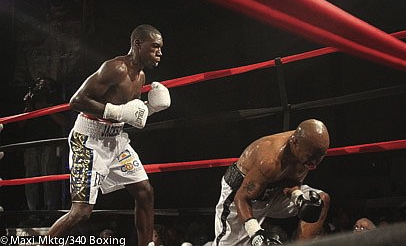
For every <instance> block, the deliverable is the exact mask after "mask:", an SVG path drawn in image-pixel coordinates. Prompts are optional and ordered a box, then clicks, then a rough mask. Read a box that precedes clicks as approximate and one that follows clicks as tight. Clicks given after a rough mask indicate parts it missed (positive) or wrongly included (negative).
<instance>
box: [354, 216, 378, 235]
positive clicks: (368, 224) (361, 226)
mask: <svg viewBox="0 0 406 246" xmlns="http://www.w3.org/2000/svg"><path fill="white" fill-rule="evenodd" d="M375 228H376V226H375V224H374V223H373V222H372V221H371V220H369V219H368V218H361V219H359V220H357V221H356V222H355V224H354V228H353V232H354V233H362V232H365V231H369V230H373V229H375Z"/></svg>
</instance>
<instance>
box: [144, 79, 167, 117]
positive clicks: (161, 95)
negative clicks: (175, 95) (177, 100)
mask: <svg viewBox="0 0 406 246" xmlns="http://www.w3.org/2000/svg"><path fill="white" fill-rule="evenodd" d="M146 105H147V107H148V116H149V115H151V114H153V113H156V112H159V111H162V110H164V109H167V108H169V106H171V95H170V94H169V90H168V88H166V87H165V86H164V85H163V84H161V83H159V82H152V83H151V90H150V91H149V92H148V102H147V103H146Z"/></svg>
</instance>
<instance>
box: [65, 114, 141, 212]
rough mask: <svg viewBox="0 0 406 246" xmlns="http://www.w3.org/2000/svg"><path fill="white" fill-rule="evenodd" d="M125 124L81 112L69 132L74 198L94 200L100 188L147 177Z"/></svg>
mask: <svg viewBox="0 0 406 246" xmlns="http://www.w3.org/2000/svg"><path fill="white" fill-rule="evenodd" d="M123 127H124V123H109V122H103V121H98V120H93V119H89V118H87V117H85V116H83V115H82V114H79V115H78V117H77V119H76V122H75V125H74V127H73V129H72V130H71V132H70V134H69V146H70V153H69V167H70V169H71V177H70V190H71V195H72V202H85V203H89V204H95V203H96V199H97V195H98V190H99V188H101V190H102V192H103V194H104V193H109V192H112V191H115V190H119V189H122V188H124V185H127V184H131V183H137V182H140V181H143V180H147V179H148V176H147V173H146V172H145V169H144V167H143V166H142V164H141V161H140V159H139V157H138V154H137V153H136V152H135V151H134V149H133V148H132V147H131V146H130V144H129V143H130V140H129V138H128V135H127V134H126V133H124V132H123Z"/></svg>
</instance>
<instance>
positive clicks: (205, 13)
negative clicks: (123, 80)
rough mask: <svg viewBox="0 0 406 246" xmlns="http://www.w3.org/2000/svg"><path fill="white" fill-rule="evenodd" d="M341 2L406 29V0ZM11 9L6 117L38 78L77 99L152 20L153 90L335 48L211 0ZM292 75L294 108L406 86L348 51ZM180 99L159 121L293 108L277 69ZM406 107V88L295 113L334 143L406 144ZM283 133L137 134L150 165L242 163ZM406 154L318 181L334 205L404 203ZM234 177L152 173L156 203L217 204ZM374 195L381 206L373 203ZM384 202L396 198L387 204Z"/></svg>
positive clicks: (317, 175)
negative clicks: (157, 60)
mask: <svg viewBox="0 0 406 246" xmlns="http://www.w3.org/2000/svg"><path fill="white" fill-rule="evenodd" d="M330 2H332V3H333V4H335V5H337V6H339V7H341V8H342V9H344V10H345V11H347V12H349V13H351V14H353V15H355V16H357V17H359V18H360V19H362V20H364V21H366V22H368V23H370V24H372V25H374V26H376V27H377V28H380V29H382V30H383V31H385V32H388V33H392V32H396V31H401V30H405V29H406V24H405V23H406V15H405V14H404V11H405V9H406V2H405V1H404V0H392V1H382V0H352V1H345V0H335V1H330ZM0 11H1V12H0V13H1V14H0V18H1V20H0V23H2V24H1V27H0V28H1V29H0V30H1V38H0V40H1V46H0V52H1V58H0V59H1V60H0V62H1V66H0V74H1V80H0V83H1V87H0V116H1V117H3V116H9V115H14V114H18V113H21V112H22V109H23V102H22V98H23V96H24V94H25V93H26V91H27V88H28V86H29V85H30V83H31V82H32V78H33V77H35V76H37V75H39V74H47V75H49V76H51V77H53V78H55V79H56V80H57V81H58V82H59V83H60V85H61V87H62V89H63V90H62V95H63V96H64V100H65V102H67V101H68V100H69V98H70V96H71V95H72V93H73V92H74V91H75V90H76V89H77V88H78V87H79V86H80V84H81V83H82V82H83V80H84V79H85V78H86V77H87V76H89V75H90V74H91V73H93V72H94V71H95V70H96V69H97V68H98V67H99V66H100V64H101V63H102V62H103V61H104V60H106V59H110V58H113V57H114V56H117V55H123V54H126V53H127V52H128V50H129V37H130V34H131V32H132V30H133V28H134V27H135V26H137V25H139V24H143V23H148V24H151V25H153V26H155V27H156V28H158V29H159V30H160V31H161V32H162V34H163V38H164V47H163V54H164V56H163V58H162V62H161V64H160V66H159V67H158V68H157V69H154V70H147V71H146V75H147V80H148V83H149V82H152V81H164V80H168V79H173V78H178V77H182V76H187V75H193V74H197V73H202V72H208V71H213V70H220V69H226V68H233V67H238V66H242V65H248V64H253V63H257V62H262V61H267V60H272V59H275V58H277V57H284V56H288V55H294V54H299V53H302V52H306V51H310V50H313V49H316V48H321V47H324V46H323V45H320V44H317V43H314V42H310V41H307V40H304V39H302V38H300V37H298V36H295V35H292V34H290V33H287V32H285V31H283V30H280V29H276V28H274V27H272V26H269V25H266V24H263V23H260V22H258V21H256V20H252V19H250V18H248V17H245V16H243V15H241V14H238V13H235V12H232V11H231V10H227V9H224V8H222V7H220V6H216V5H214V4H212V3H209V2H206V1H203V0H198V1H189V0H174V1H159V0H158V1H135V0H114V1H112V0H97V1H91V0H88V1H68V0H65V1H62V0H60V1H30V0H15V1H12V0H3V1H2V2H1V3H0ZM283 71H284V76H285V79H286V86H287V95H288V100H289V103H291V104H295V103H302V102H307V101H313V100H319V99H326V98H331V97H339V96H344V95H347V94H351V93H358V92H363V91H368V90H374V89H380V88H386V87H391V86H402V85H404V83H405V78H406V76H405V75H406V74H405V73H404V72H403V71H398V70H395V69H392V68H390V67H387V66H384V65H382V64H375V63H372V62H369V61H365V60H362V59H358V58H354V57H352V56H350V55H347V54H343V53H334V54H329V55H324V56H319V57H315V58H311V59H306V60H301V61H297V62H293V63H289V64H285V65H283ZM170 92H171V95H172V106H171V108H170V109H168V110H166V111H164V112H162V113H159V114H156V115H154V116H152V117H150V118H149V120H148V121H149V123H154V122H160V121H164V120H172V119H178V118H188V117H192V116H205V115H211V114H215V113H218V114H219V115H221V114H222V113H224V114H226V112H229V111H234V110H242V109H254V108H267V107H277V106H281V98H280V94H279V87H278V80H277V73H276V69H275V68H268V69H262V70H256V71H251V72H248V73H244V74H240V75H235V76H230V77H225V78H220V79H215V80H209V81H205V82H202V83H197V84H193V85H188V86H184V87H177V88H172V89H170ZM405 105H406V104H405V96H404V94H401V93H400V94H398V95H392V96H385V97H381V98H375V99H368V100H361V101H358V102H354V103H346V104H342V105H337V106H329V107H319V108H314V109H307V110H298V111H293V112H291V114H290V117H291V119H290V127H289V128H290V129H293V128H295V127H296V125H297V124H298V123H299V122H300V121H302V120H305V119H308V118H317V119H320V120H322V121H323V122H325V124H326V125H327V126H328V128H329V131H330V135H331V147H341V146H349V145H357V144H364V143H374V142H381V141H391V140H398V139H405V137H406V130H405V126H406V117H405V112H406V111H405V110H406V106H405ZM71 114H72V117H73V116H74V113H71ZM282 130H283V114H282V113H277V114H274V115H271V116H267V117H260V118H257V119H250V120H239V121H231V122H222V121H221V120H218V121H213V122H207V123H206V124H189V125H184V124H175V126H174V127H171V128H168V129H157V130H153V129H148V128H147V129H145V131H130V133H131V139H132V145H133V147H134V149H136V150H137V151H138V153H139V154H140V156H141V160H142V161H143V162H144V164H150V163H167V162H178V161H194V160H206V159H217V158H228V157H238V156H239V155H240V154H241V152H242V151H243V149H244V148H245V147H246V146H247V145H248V144H249V143H250V142H252V141H253V140H255V139H257V138H259V137H261V136H264V135H268V134H273V133H276V132H280V131H282ZM1 134H2V136H1V142H2V143H1V144H2V145H4V144H9V143H16V142H22V141H24V136H20V135H19V134H18V127H17V126H16V124H15V123H11V124H7V125H6V126H5V130H3V132H2V133H1ZM21 153H22V152H20V151H14V152H10V153H6V156H5V158H4V159H3V160H1V161H0V177H1V178H3V179H13V178H20V177H23V175H24V171H23V170H24V167H23V165H22V159H21ZM405 159H406V158H405V152H404V151H403V150H400V151H388V152H384V153H374V154H357V155H349V156H340V157H327V158H325V160H324V161H323V163H322V165H321V166H320V167H319V168H318V169H317V170H315V171H313V172H311V173H310V175H309V176H308V178H307V182H308V183H309V184H310V185H313V186H316V187H318V188H320V189H323V190H325V191H327V192H328V193H330V195H331V196H332V200H333V204H332V205H333V207H334V206H340V207H346V206H347V207H354V206H358V207H361V208H362V207H364V208H365V207H367V206H369V207H393V206H399V204H401V203H402V202H404V201H405V199H403V198H404V197H405V196H406V188H405V187H406V181H405V179H404V175H405V174H406V168H405V164H406V163H405ZM224 170H225V168H210V169H198V170H189V171H175V172H166V173H159V174H151V175H150V179H151V182H152V184H153V186H154V187H155V196H156V198H155V200H156V207H157V208H179V209H182V208H202V207H211V208H213V207H214V205H215V203H216V202H217V199H218V195H219V192H220V178H221V175H222V174H223V172H224ZM23 194H24V188H23V186H8V187H0V205H2V206H3V207H4V208H5V209H6V210H19V209H21V210H23V209H26V205H25V199H24V195H23ZM399 197H400V198H399ZM394 198H399V199H397V200H396V201H398V202H397V203H395V204H394V205H393V204H392V203H390V201H393V199H394ZM367 199H368V200H367ZM371 199H372V200H373V201H378V202H377V203H367V202H366V201H371ZM374 199H375V200H374ZM376 199H378V200H376ZM379 199H384V200H386V201H389V202H387V203H384V204H383V205H380V203H379V201H380V200H379ZM388 199H389V200H388ZM390 199H392V200H390ZM132 203H133V202H132V201H131V199H130V196H129V195H128V194H127V193H126V192H125V191H119V192H116V193H114V194H110V195H103V196H100V197H99V202H98V203H97V205H96V208H100V209H115V208H117V209H127V208H131V207H132ZM368 204H369V205H368ZM377 204H378V205H377Z"/></svg>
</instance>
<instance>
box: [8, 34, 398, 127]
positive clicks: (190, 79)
mask: <svg viewBox="0 0 406 246" xmlns="http://www.w3.org/2000/svg"><path fill="white" fill-rule="evenodd" d="M391 35H392V36H394V37H396V38H399V39H401V38H406V31H400V32H396V33H393V34H391ZM337 51H338V50H337V49H336V48H332V47H327V48H321V49H317V50H312V51H308V52H305V53H301V54H296V55H291V56H286V57H283V58H281V60H282V62H283V63H289V62H294V61H299V60H303V59H308V58H312V57H316V56H320V55H325V54H329V53H333V52H337ZM273 66H275V61H274V60H269V61H265V62H260V63H255V64H250V65H246V66H241V67H235V68H229V69H223V70H217V71H211V72H205V73H199V74H195V75H189V76H185V77H181V78H176V79H171V80H165V81H162V83H163V84H164V85H165V86H167V87H168V88H172V87H178V86H184V85H189V84H193V83H197V82H201V81H206V80H211V79H216V78H221V77H226V76H230V75H236V74H241V73H246V72H249V71H253V70H256V69H263V68H269V67H273ZM150 89H151V86H150V85H145V86H144V87H143V88H142V92H147V91H149V90H150ZM66 110H69V105H68V104H67V103H65V104H61V105H57V106H53V107H49V108H44V109H38V110H35V111H31V112H27V113H22V114H17V115H12V116H7V117H3V118H0V124H1V123H3V124H6V123H12V122H17V121H21V120H27V119H31V118H35V117H40V116H44V115H47V114H53V113H57V112H61V111H66Z"/></svg>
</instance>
